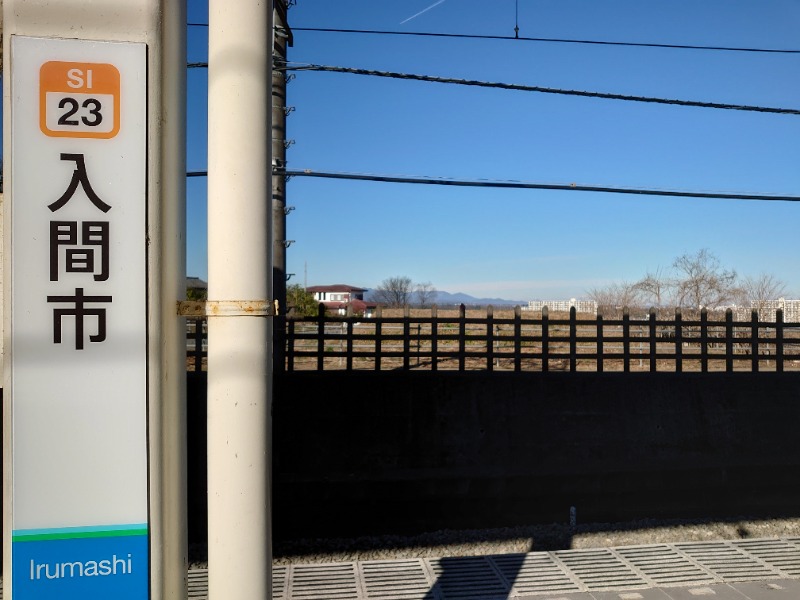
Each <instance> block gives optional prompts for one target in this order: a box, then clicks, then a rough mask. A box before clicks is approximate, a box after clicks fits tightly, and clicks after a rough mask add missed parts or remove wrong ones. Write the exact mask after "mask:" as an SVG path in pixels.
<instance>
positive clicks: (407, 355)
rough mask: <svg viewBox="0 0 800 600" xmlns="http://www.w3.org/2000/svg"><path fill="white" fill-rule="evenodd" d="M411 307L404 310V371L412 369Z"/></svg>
mask: <svg viewBox="0 0 800 600" xmlns="http://www.w3.org/2000/svg"><path fill="white" fill-rule="evenodd" d="M410 317H411V307H410V306H408V305H407V304H406V306H405V308H404V309H403V370H404V371H408V370H409V368H411V318H410Z"/></svg>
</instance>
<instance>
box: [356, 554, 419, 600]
mask: <svg viewBox="0 0 800 600" xmlns="http://www.w3.org/2000/svg"><path fill="white" fill-rule="evenodd" d="M359 567H360V574H361V580H362V582H363V587H364V592H365V593H366V596H367V598H369V599H370V600H430V598H431V596H430V590H431V587H433V586H432V585H431V583H432V582H431V581H430V579H429V578H428V575H427V573H426V571H425V565H424V564H423V563H422V561H421V560H381V561H364V562H362V563H359Z"/></svg>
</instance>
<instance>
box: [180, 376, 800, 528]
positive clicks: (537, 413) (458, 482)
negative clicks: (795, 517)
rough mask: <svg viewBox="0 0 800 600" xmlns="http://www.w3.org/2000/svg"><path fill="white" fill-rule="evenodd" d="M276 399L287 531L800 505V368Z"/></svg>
mask: <svg viewBox="0 0 800 600" xmlns="http://www.w3.org/2000/svg"><path fill="white" fill-rule="evenodd" d="M204 384H205V382H204V380H203V379H197V380H190V386H189V389H190V394H191V395H190V405H189V413H190V432H191V438H190V470H189V473H190V498H193V500H197V499H204V491H205V488H204V486H205V479H204V475H203V474H204V469H205V463H204V444H205V440H204V428H205V411H204V402H203V399H204V392H205V385H204ZM275 398H276V399H275V406H274V420H273V428H274V474H273V480H274V485H273V495H274V505H275V512H274V521H275V530H276V535H277V536H278V537H279V538H292V537H300V536H336V535H348V536H350V535H359V534H378V533H411V532H416V531H424V530H435V529H443V528H483V527H502V526H511V525H519V524H534V523H544V522H553V521H558V522H565V521H567V520H568V518H569V510H570V507H571V506H574V507H576V509H577V515H578V519H579V521H620V520H628V519H632V518H645V517H661V518H666V517H698V518H699V517H710V516H720V517H725V516H736V515H742V514H749V515H762V516H765V515H777V514H784V513H791V512H792V511H794V514H798V512H797V509H798V508H800V443H798V442H797V428H798V424H800V374H795V373H787V374H772V373H761V374H758V373H755V374H753V373H741V374H739V373H736V374H718V373H714V374H672V373H656V374H623V373H606V374H598V373H576V374H563V373H485V372H468V373H456V372H440V373H430V372H428V373H403V372H380V373H370V372H365V373H344V372H322V373H320V372H309V373H289V374H283V375H281V376H279V377H278V378H277V380H276V392H275ZM199 428H202V432H201V431H200V430H199ZM204 510H205V507H204V505H203V502H202V501H200V502H199V503H196V504H195V505H194V506H193V507H191V512H190V522H191V529H192V537H193V538H195V539H198V538H202V537H203V535H204V533H205V531H204V526H203V523H201V521H202V515H204Z"/></svg>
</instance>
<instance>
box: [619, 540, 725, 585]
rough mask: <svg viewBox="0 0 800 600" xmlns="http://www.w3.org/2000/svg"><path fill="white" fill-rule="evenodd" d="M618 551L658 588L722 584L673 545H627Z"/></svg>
mask: <svg viewBox="0 0 800 600" xmlns="http://www.w3.org/2000/svg"><path fill="white" fill-rule="evenodd" d="M616 551H617V554H619V555H620V556H621V557H622V558H624V559H625V560H626V561H628V562H629V563H630V564H632V565H633V566H634V567H636V568H637V569H638V570H639V571H640V572H641V573H643V574H644V575H645V576H646V577H647V579H649V580H650V581H651V582H652V583H653V584H654V585H657V586H662V587H668V586H689V585H697V584H703V583H715V582H717V581H719V579H718V578H717V577H715V576H714V575H712V574H711V573H709V572H708V571H707V570H706V569H704V568H703V567H701V566H700V565H698V564H697V563H695V562H694V561H692V560H691V559H690V558H688V557H686V556H684V555H683V554H681V553H680V552H679V551H678V550H677V549H676V548H674V547H672V546H668V545H664V544H661V545H656V546H627V547H623V548H617V549H616Z"/></svg>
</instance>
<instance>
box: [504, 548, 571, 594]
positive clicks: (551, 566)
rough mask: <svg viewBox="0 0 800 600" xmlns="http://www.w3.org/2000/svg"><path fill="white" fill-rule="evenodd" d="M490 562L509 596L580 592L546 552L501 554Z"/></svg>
mask: <svg viewBox="0 0 800 600" xmlns="http://www.w3.org/2000/svg"><path fill="white" fill-rule="evenodd" d="M490 560H491V561H492V562H493V563H494V565H495V567H496V568H497V570H498V571H499V572H500V573H501V574H502V575H503V577H504V578H505V580H506V582H507V583H508V584H509V586H510V587H511V596H512V597H516V596H520V595H525V594H540V593H548V592H551V593H552V592H578V591H580V590H581V588H580V586H579V585H578V584H577V583H575V581H573V580H572V579H571V578H570V577H569V575H568V574H567V573H565V572H564V569H562V568H561V566H560V565H559V564H558V563H557V562H556V561H555V560H554V559H553V557H552V556H551V554H550V553H547V552H536V553H530V554H502V555H496V556H492V557H490Z"/></svg>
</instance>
